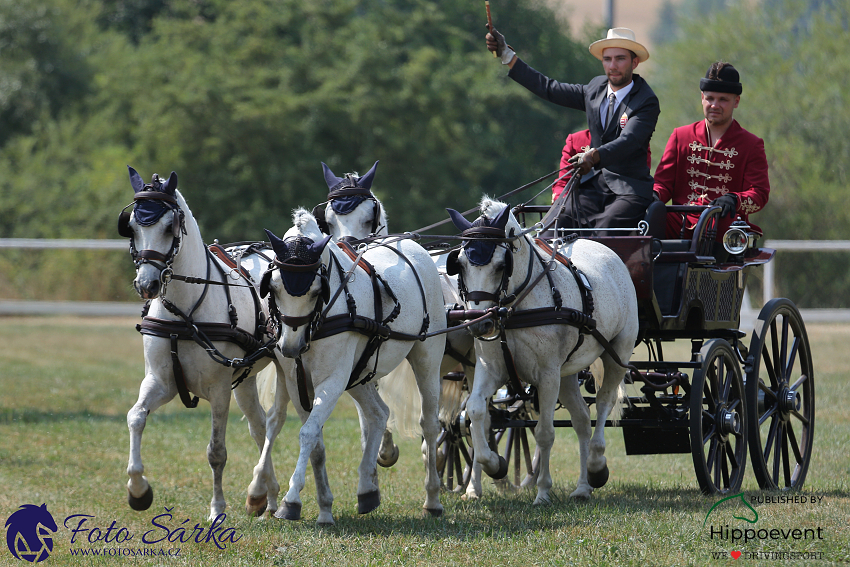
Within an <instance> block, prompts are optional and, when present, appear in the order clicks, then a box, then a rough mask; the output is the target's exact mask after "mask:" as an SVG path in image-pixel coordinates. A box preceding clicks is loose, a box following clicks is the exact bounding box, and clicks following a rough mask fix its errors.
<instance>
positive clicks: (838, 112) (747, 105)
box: [653, 0, 850, 307]
mask: <svg viewBox="0 0 850 567" xmlns="http://www.w3.org/2000/svg"><path fill="white" fill-rule="evenodd" d="M848 21H850V1H848V0H835V1H834V2H817V3H810V2H808V1H805V0H771V2H770V9H769V10H767V9H764V6H763V5H753V6H751V5H748V4H747V5H740V6H737V7H734V8H729V9H728V10H726V11H722V12H719V13H716V14H712V15H709V16H703V17H701V18H699V19H696V20H690V21H682V22H680V23H681V25H682V26H683V28H682V29H683V35H682V37H685V38H687V39H683V40H679V41H675V42H672V43H670V44H666V45H664V46H662V47H661V48H659V49H658V50H657V57H656V60H657V62H658V64H659V70H658V73H657V75H656V77H655V79H654V82H653V85H654V86H656V89H655V90H656V93H658V94H659V98H660V100H661V108H662V113H661V117H660V118H659V123H658V128H657V129H656V132H657V135H656V136H655V139H654V140H653V145H654V147H653V155H656V156H660V155H661V153H662V151H663V148H664V144H665V143H666V137H667V136H668V135H669V133H670V132H671V131H672V130H673V128H675V127H676V126H680V125H682V124H687V123H691V122H694V121H695V120H698V119H699V118H700V117H701V110H700V106H699V90H698V85H699V79H700V78H701V77H703V76H704V75H705V71H706V69H707V68H708V67H709V65H710V64H711V63H712V62H713V61H714V60H724V61H729V62H731V63H732V64H733V65H735V67H736V68H737V69H738V71H739V72H740V74H741V81H742V83H743V86H744V92H743V94H742V95H741V103H740V107H739V108H738V109H737V110H736V111H735V118H736V119H737V120H738V122H740V123H741V125H742V126H743V127H744V128H746V129H748V130H750V131H751V132H753V133H754V134H756V135H758V136H760V137H762V138H764V141H765V149H766V151H767V157H768V163H769V167H770V182H771V192H770V201H769V202H768V204H767V206H766V207H765V208H764V209H763V210H762V211H761V212H759V213H757V214H756V215H755V218H754V219H753V220H754V222H756V223H757V224H758V225H759V226H761V227H762V228H763V229H764V231H765V235H766V237H767V238H778V239H799V240H803V239H847V238H850V209H848V208H847V206H846V203H847V201H848V198H850V189H848V184H847V177H848V175H847V173H848V172H847V167H848V166H847V164H848V158H850V142H848V138H847V135H846V133H845V131H844V130H845V129H846V126H845V125H846V124H848V123H850V93H848V92H847V91H846V89H844V88H842V86H843V84H844V82H845V77H847V75H848V73H850V59H848V58H847V56H846V41H845V37H846V29H845V28H846V23H847V22H848ZM778 267H779V270H780V271H779V276H780V277H781V278H782V279H783V281H784V282H785V285H788V286H789V287H788V288H786V289H787V290H788V291H789V296H790V297H792V298H805V302H804V305H807V306H813V307H814V306H824V305H828V304H829V302H830V301H832V300H831V299H830V298H831V297H844V296H846V290H847V286H848V283H850V276H848V269H847V267H848V264H847V262H846V261H842V260H839V259H837V258H836V257H835V256H830V257H824V255H817V256H813V255H808V256H805V257H803V255H799V257H798V258H795V262H794V265H793V266H792V265H788V264H787V263H786V264H785V265H783V264H778ZM812 281H817V282H819V283H820V284H821V286H824V287H821V288H820V291H818V292H817V293H812V291H811V282H812ZM795 300H796V299H795ZM833 305H834V303H833Z"/></svg>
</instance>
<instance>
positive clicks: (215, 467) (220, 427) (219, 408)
mask: <svg viewBox="0 0 850 567" xmlns="http://www.w3.org/2000/svg"><path fill="white" fill-rule="evenodd" d="M209 402H210V409H211V410H212V411H211V413H212V428H211V429H212V431H211V433H210V443H209V445H207V462H209V464H210V469H212V473H213V498H212V500H211V501H210V521H214V520H215V519H216V518H217V517H218V516H219V515H220V514H222V513H224V510H225V508H226V507H227V503H226V502H225V500H224V490H223V489H222V477H223V475H224V466H225V465H226V464H227V446H226V444H225V438H226V434H227V416H228V413H229V410H230V384H229V383H227V382H226V381H222V382H221V384H220V385H218V384H217V385H216V386H215V387H214V388H211V391H210V396H209Z"/></svg>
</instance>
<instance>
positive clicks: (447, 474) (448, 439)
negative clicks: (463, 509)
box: [437, 400, 474, 492]
mask: <svg viewBox="0 0 850 567" xmlns="http://www.w3.org/2000/svg"><path fill="white" fill-rule="evenodd" d="M466 419H467V418H466V401H465V400H464V402H463V405H462V406H461V411H460V414H459V415H458V416H457V417H456V418H455V420H454V422H452V423H448V424H446V423H444V424H443V431H442V432H441V433H440V436H439V437H438V438H437V472H438V473H439V474H440V480H441V481H442V483H443V486H445V487H446V489H447V490H450V491H452V492H463V491H465V490H466V486H467V485H468V484H469V479H470V477H471V476H472V458H473V454H474V453H473V450H472V442H471V440H470V438H469V426H468V425H467V424H466Z"/></svg>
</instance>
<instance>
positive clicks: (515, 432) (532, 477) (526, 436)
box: [496, 427, 540, 490]
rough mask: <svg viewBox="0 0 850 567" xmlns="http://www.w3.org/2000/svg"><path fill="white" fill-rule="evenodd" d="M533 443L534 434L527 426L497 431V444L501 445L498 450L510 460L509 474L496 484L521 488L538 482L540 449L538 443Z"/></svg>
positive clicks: (513, 488)
mask: <svg viewBox="0 0 850 567" xmlns="http://www.w3.org/2000/svg"><path fill="white" fill-rule="evenodd" d="M529 440H530V441H529ZM503 442H504V443H503ZM532 443H534V435H533V433H532V431H531V430H530V429H529V428H527V427H509V428H508V429H501V430H499V431H496V444H497V445H498V446H499V450H498V451H497V452H498V453H499V454H500V455H502V456H503V457H505V460H506V461H507V462H508V476H506V477H505V478H503V479H500V480H497V481H496V486H498V487H500V488H503V489H507V490H520V489H522V488H525V487H527V486H530V485H534V484H536V483H537V473H538V472H539V470H540V468H539V464H540V449H538V448H537V446H536V443H535V444H534V445H532ZM532 448H533V449H534V453H533V455H532Z"/></svg>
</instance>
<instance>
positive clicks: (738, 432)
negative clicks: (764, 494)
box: [690, 339, 747, 494]
mask: <svg viewBox="0 0 850 567" xmlns="http://www.w3.org/2000/svg"><path fill="white" fill-rule="evenodd" d="M699 360H700V361H701V362H702V366H701V367H700V368H699V369H697V370H696V371H695V372H694V377H693V382H692V384H691V391H690V430H691V455H692V457H693V459H694V470H695V471H696V476H697V481H698V482H699V486H700V489H701V490H702V492H703V493H704V494H727V493H734V492H737V491H738V490H740V489H741V483H742V482H743V480H744V469H745V468H746V464H747V421H746V419H745V415H746V410H745V397H744V383H743V380H742V379H741V368H740V367H739V366H738V360H737V358H736V356H735V352H734V351H733V350H732V347H731V346H730V345H729V343H728V342H726V341H724V340H722V339H713V340H710V341H708V342H706V343H705V345H704V346H703V347H702V349H701V350H700V352H699Z"/></svg>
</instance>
